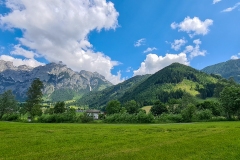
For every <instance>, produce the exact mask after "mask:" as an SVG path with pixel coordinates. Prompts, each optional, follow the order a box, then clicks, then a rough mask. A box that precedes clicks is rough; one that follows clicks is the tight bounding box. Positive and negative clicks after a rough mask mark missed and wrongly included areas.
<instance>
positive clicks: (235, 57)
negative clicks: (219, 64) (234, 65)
mask: <svg viewBox="0 0 240 160" xmlns="http://www.w3.org/2000/svg"><path fill="white" fill-rule="evenodd" d="M239 56H240V53H238V54H237V55H233V56H231V59H233V60H235V59H239Z"/></svg>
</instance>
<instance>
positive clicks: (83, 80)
mask: <svg viewBox="0 0 240 160" xmlns="http://www.w3.org/2000/svg"><path fill="white" fill-rule="evenodd" d="M35 78H39V79H40V80H41V81H43V84H44V90H43V93H44V95H45V97H46V98H47V99H50V100H51V95H52V94H55V93H56V92H57V93H58V94H65V93H63V92H64V91H66V90H67V91H68V92H71V93H72V95H78V94H81V95H82V94H84V93H87V92H89V91H93V90H101V89H104V88H106V87H108V86H111V85H112V84H111V83H110V82H109V81H107V80H106V79H105V78H104V76H102V75H100V74H99V73H96V72H94V73H92V72H89V71H84V70H82V71H80V72H75V71H73V70H72V69H70V68H68V67H67V66H66V65H64V64H63V63H49V64H46V65H44V66H38V67H35V68H31V67H28V66H25V65H23V66H19V67H15V66H14V65H13V63H12V62H6V61H0V93H2V92H4V91H6V90H9V89H11V90H12V91H13V93H15V94H16V96H17V98H18V99H25V95H26V91H27V89H28V87H29V86H30V85H31V82H32V81H33V80H34V79H35ZM58 90H61V92H58ZM56 97H60V95H58V96H56Z"/></svg>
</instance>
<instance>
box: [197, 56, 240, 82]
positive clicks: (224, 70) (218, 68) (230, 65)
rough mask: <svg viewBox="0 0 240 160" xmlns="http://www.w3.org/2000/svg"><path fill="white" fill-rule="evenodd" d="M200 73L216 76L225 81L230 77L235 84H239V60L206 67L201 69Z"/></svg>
mask: <svg viewBox="0 0 240 160" xmlns="http://www.w3.org/2000/svg"><path fill="white" fill-rule="evenodd" d="M202 71H203V72H205V73H208V74H218V75H221V76H222V77H223V78H226V79H229V78H231V77H232V78H233V79H234V80H235V81H236V82H237V83H240V75H239V73H240V59H234V60H229V61H226V62H222V63H218V64H215V65H212V66H208V67H206V68H204V69H202Z"/></svg>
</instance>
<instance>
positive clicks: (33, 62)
mask: <svg viewBox="0 0 240 160" xmlns="http://www.w3.org/2000/svg"><path fill="white" fill-rule="evenodd" d="M0 60H4V61H10V62H13V65H14V66H21V65H27V66H30V67H37V66H40V65H45V64H44V63H40V62H38V61H36V60H35V59H23V60H22V59H19V58H14V57H11V56H8V55H1V56H0Z"/></svg>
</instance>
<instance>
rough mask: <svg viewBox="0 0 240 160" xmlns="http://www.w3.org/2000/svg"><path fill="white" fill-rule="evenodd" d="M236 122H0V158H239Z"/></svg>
mask: <svg viewBox="0 0 240 160" xmlns="http://www.w3.org/2000/svg"><path fill="white" fill-rule="evenodd" d="M239 135H240V123H239V122H209V123H186V124H146V125H143V124H141V125H131V124H41V123H35V124H34V123H15V122H0V142H1V143H0V148H1V149H0V159H18V160H19V159H24V160H26V159H58V160H59V159H83V160H84V159H104V160H106V159H114V160H116V159H121V160H122V159H138V160H141V159H144V160H146V159H148V160H149V159H174V160H176V159H194V160H196V159H228V160H230V159H239V158H240V152H239V150H240V137H239Z"/></svg>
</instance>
